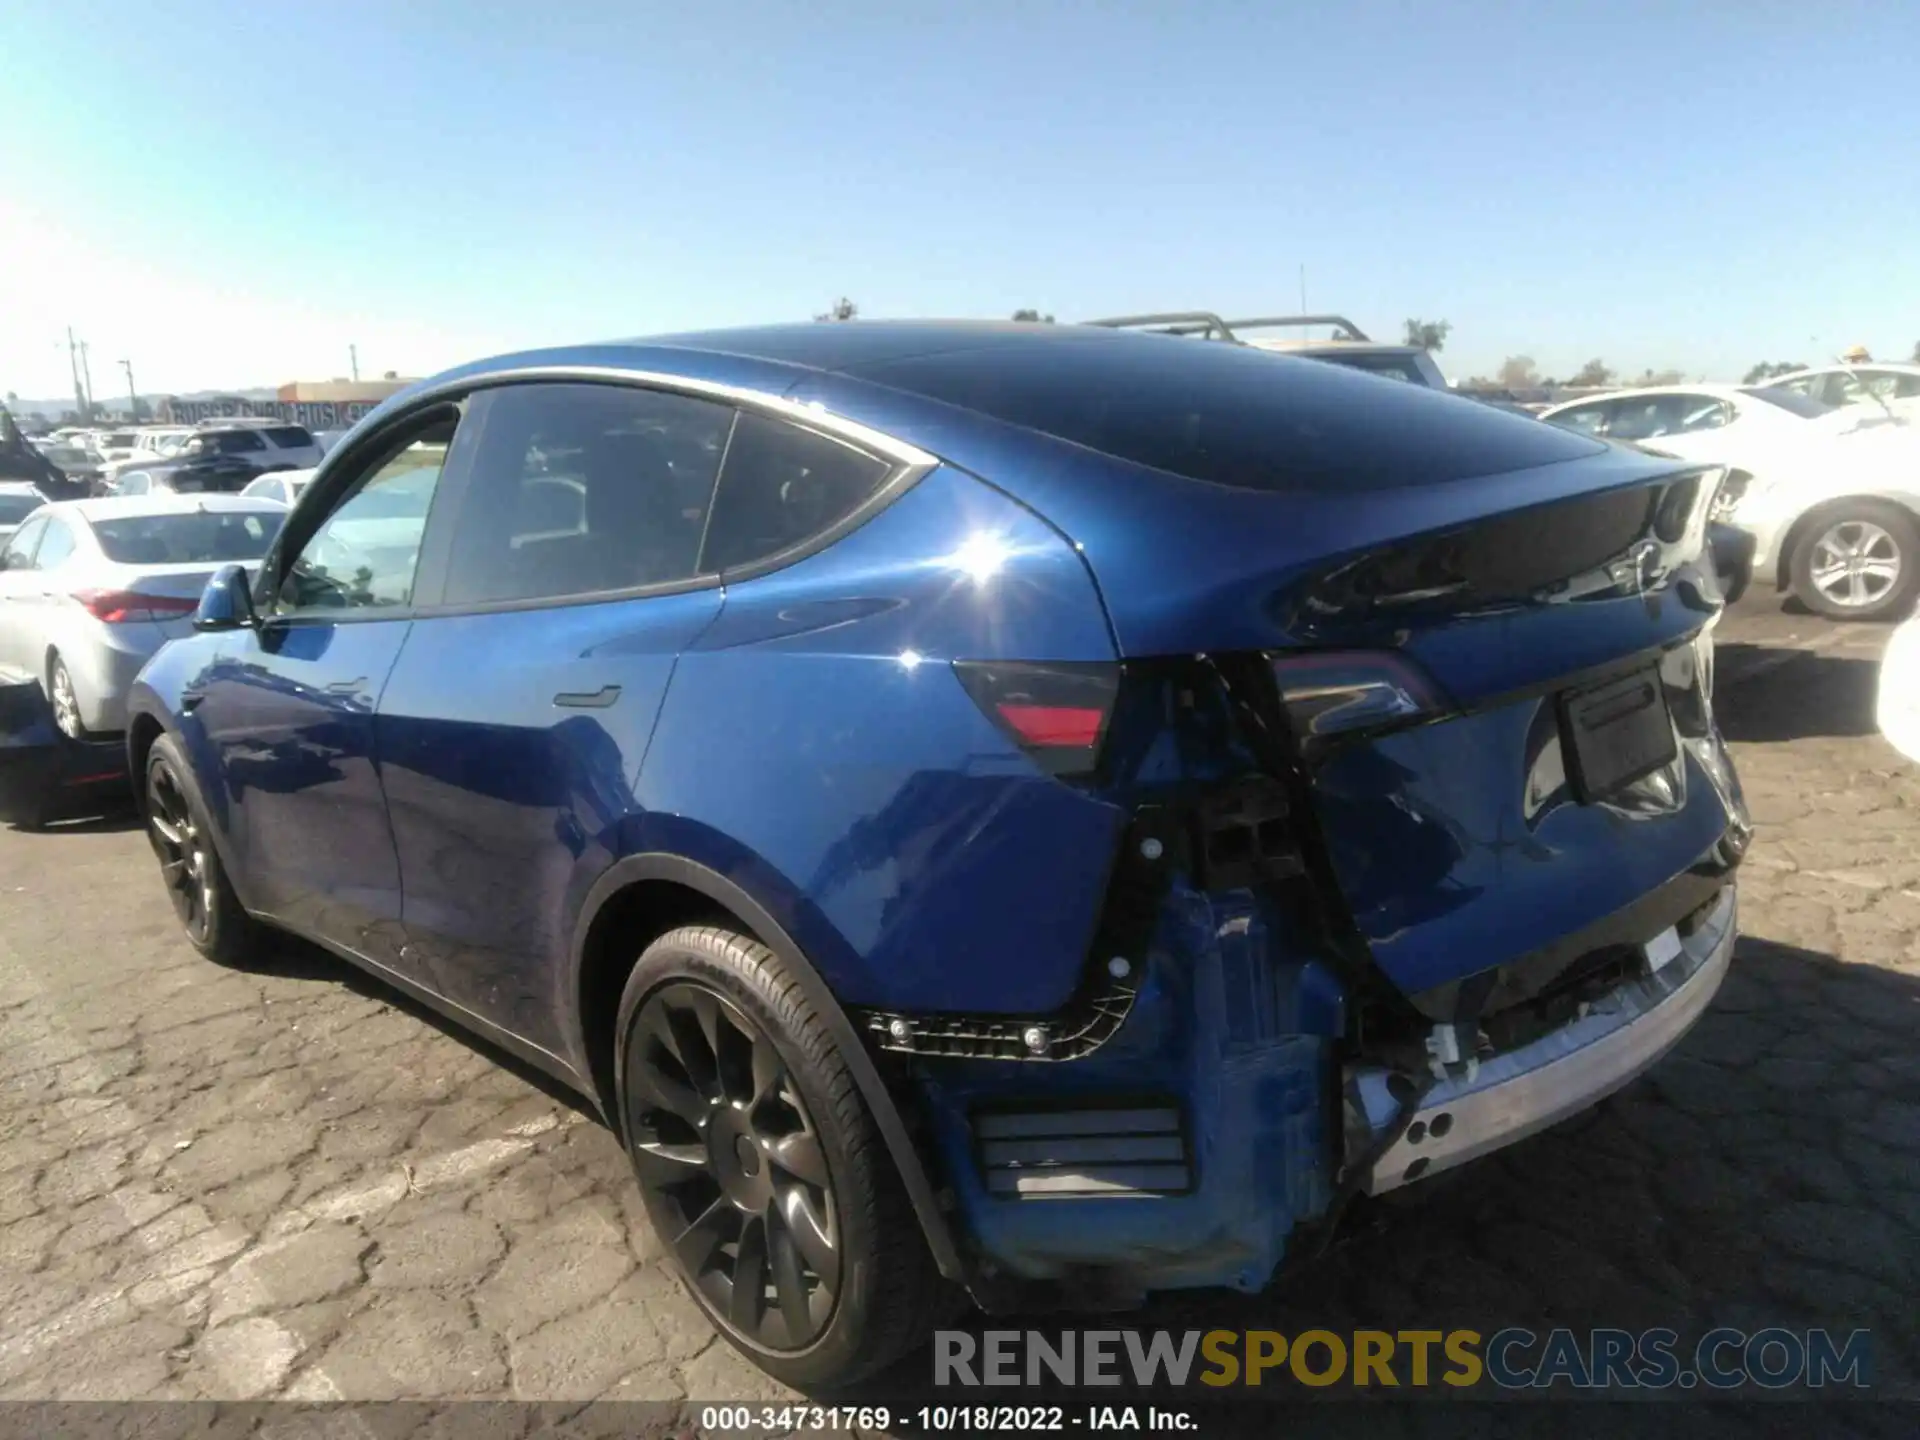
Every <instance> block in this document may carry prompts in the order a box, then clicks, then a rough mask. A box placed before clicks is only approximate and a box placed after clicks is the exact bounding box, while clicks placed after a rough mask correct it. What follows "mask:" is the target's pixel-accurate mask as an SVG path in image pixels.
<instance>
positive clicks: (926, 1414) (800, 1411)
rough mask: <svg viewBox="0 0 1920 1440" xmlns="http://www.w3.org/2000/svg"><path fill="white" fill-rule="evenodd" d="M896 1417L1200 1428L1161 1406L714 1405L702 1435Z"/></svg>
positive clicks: (866, 1423)
mask: <svg viewBox="0 0 1920 1440" xmlns="http://www.w3.org/2000/svg"><path fill="white" fill-rule="evenodd" d="M895 1421H899V1422H900V1423H901V1424H903V1425H912V1426H914V1427H915V1428H916V1429H919V1430H922V1431H938V1432H941V1433H952V1434H962V1435H985V1434H1012V1433H1014V1432H1016V1431H1034V1432H1064V1431H1068V1430H1084V1431H1089V1432H1093V1433H1098V1432H1101V1431H1111V1430H1140V1431H1159V1432H1161V1433H1163V1434H1173V1433H1180V1432H1186V1433H1193V1432H1195V1431H1197V1430H1198V1429H1199V1428H1200V1425H1199V1421H1198V1420H1196V1419H1195V1418H1194V1417H1193V1416H1192V1415H1191V1414H1189V1413H1188V1412H1187V1411H1185V1410H1177V1409H1162V1408H1161V1407H1159V1406H1157V1405H922V1406H920V1407H918V1408H917V1409H913V1410H902V1411H898V1412H895V1411H893V1410H890V1409H888V1408H887V1407H886V1406H884V1405H863V1406H857V1407H855V1406H842V1405H709V1406H706V1407H704V1408H703V1409H702V1410H701V1411H700V1430H701V1433H702V1434H712V1435H725V1434H729V1433H734V1432H738V1433H743V1434H744V1433H751V1434H755V1435H762V1434H776V1435H791V1434H800V1433H804V1432H807V1431H815V1430H817V1431H820V1432H822V1433H827V1432H832V1431H841V1432H844V1433H847V1434H856V1435H866V1434H872V1433H873V1432H875V1431H882V1430H890V1429H892V1428H893V1425H894V1422H895Z"/></svg>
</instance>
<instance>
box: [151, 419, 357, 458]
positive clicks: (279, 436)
mask: <svg viewBox="0 0 1920 1440" xmlns="http://www.w3.org/2000/svg"><path fill="white" fill-rule="evenodd" d="M194 438H195V439H197V440H202V441H206V440H214V441H216V442H217V444H218V447H219V449H220V452H221V453H222V454H223V455H253V456H256V457H257V458H258V459H259V461H260V468H261V469H262V470H299V469H305V468H309V467H311V466H314V465H318V464H319V463H320V457H321V453H322V452H321V448H320V446H319V444H318V442H316V441H315V440H314V438H313V432H312V431H310V430H308V429H307V427H306V426H304V425H289V424H286V423H284V422H282V421H279V420H268V419H259V418H252V417H248V418H238V419H228V420H203V421H202V422H201V423H200V425H199V426H198V427H197V429H196V431H195V435H194ZM192 448H193V442H192V441H189V442H188V444H187V446H186V450H189V451H190V450H192ZM183 453H185V451H183Z"/></svg>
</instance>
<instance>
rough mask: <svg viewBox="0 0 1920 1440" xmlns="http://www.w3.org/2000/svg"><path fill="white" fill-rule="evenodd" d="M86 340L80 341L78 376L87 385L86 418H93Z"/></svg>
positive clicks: (90, 369)
mask: <svg viewBox="0 0 1920 1440" xmlns="http://www.w3.org/2000/svg"><path fill="white" fill-rule="evenodd" d="M87 349H88V346H87V342H86V341H84V340H82V341H81V342H80V378H81V379H82V380H84V381H85V382H86V385H87V418H88V419H89V420H91V419H92V418H93V367H92V366H91V365H89V364H88V363H87Z"/></svg>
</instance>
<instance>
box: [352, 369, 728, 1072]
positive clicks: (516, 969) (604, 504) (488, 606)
mask: <svg viewBox="0 0 1920 1440" xmlns="http://www.w3.org/2000/svg"><path fill="white" fill-rule="evenodd" d="M467 423H468V424H469V425H470V426H471V427H473V429H472V433H473V436H474V442H473V464H472V467H471V470H470V471H469V472H468V473H467V475H466V477H465V478H464V480H463V483H462V485H461V488H460V490H459V493H458V494H457V495H456V496H453V497H450V498H451V500H452V502H453V510H452V514H451V522H450V524H451V528H450V531H449V534H448V540H447V546H446V548H445V550H444V552H436V554H435V556H434V558H433V560H432V562H431V564H432V567H433V571H434V573H433V574H432V575H430V576H429V577H426V578H425V579H424V581H423V583H425V584H427V585H428V586H430V587H431V588H430V590H429V592H427V593H429V594H430V596H431V601H432V603H430V604H428V605H426V606H424V607H423V608H422V609H421V611H420V613H419V616H418V618H417V619H416V620H415V622H414V627H413V633H412V635H411V637H410V638H409V640H408V642H407V646H406V649H405V651H404V653H403V654H402V655H401V657H400V660H399V663H398V664H397V665H396V666H395V667H394V670H393V674H392V678H391V679H390V680H389V682H388V684H387V688H386V691H385V693H384V694H383V695H382V697H381V700H380V712H379V726H378V728H379V749H380V764H381V770H382V774H383V776H384V778H385V785H386V794H387V799H388V803H389V806H390V810H391V815H392V824H393V835H394V843H395V845H396V847H397V852H398V855H399V863H400V873H401V878H402V887H403V890H404V897H405V899H404V919H405V930H406V943H407V952H406V957H405V966H406V969H407V971H408V973H409V975H410V976H411V977H412V978H413V979H415V980H416V981H418V982H419V983H420V984H422V985H424V986H426V987H428V988H429V989H431V990H433V991H435V992H437V993H438V994H440V995H442V996H445V997H446V998H448V999H450V1000H452V1001H454V1002H455V1003H456V1004H458V1005H460V1006H462V1007H463V1008H465V1009H467V1010H469V1011H471V1012H473V1013H475V1014H477V1015H479V1016H481V1017H482V1018H483V1019H485V1020H488V1021H491V1022H492V1023H494V1024H496V1025H499V1026H501V1027H502V1028H504V1029H507V1030H509V1031H511V1032H513V1033H514V1034H516V1035H518V1036H520V1037H522V1038H523V1039H526V1040H529V1041H531V1042H532V1043H534V1044H536V1045H539V1046H541V1047H543V1048H545V1049H548V1050H557V1049H558V1048H559V1045H560V1039H559V1035H558V1032H557V1030H556V1025H555V1012H556V998H557V997H556V995H555V993H554V991H553V989H552V985H553V983H554V982H555V981H556V980H557V979H558V978H559V976H560V973H561V967H560V966H559V965H558V963H557V961H558V960H559V958H560V957H561V956H564V955H565V954H566V953H567V951H568V949H569V947H570V946H571V943H572V919H573V915H574V913H575V912H576V909H577V907H578V904H579V901H580V899H581V897H582V896H583V895H584V893H585V888H586V885H587V884H589V883H591V879H592V877H593V876H594V875H596V874H597V873H598V871H599V869H600V868H603V867H604V866H605V865H606V864H607V863H608V862H609V860H610V859H611V857H612V856H613V855H615V854H618V853H620V851H621V848H622V839H621V835H620V828H621V826H622V823H623V822H624V821H626V820H627V819H628V817H629V816H630V815H631V814H632V812H633V809H634V801H633V783H634V780H635V777H636V775H637V772H638V770H639V766H640V761H641V758H642V756H643V755H644V754H645V751H646V747H647V744H648V741H649V739H650V737H651V736H652V733H653V726H654V721H655V719H656V717H657V716H658V714H659V712H660V705H661V702H662V699H663V698H664V696H665V694H666V689H667V685H668V681H669V679H670V678H671V676H672V674H673V669H674V665H675V662H676V659H677V657H678V656H679V654H680V652H681V651H682V650H683V649H684V648H685V647H686V645H687V644H688V643H689V641H691V640H692V639H693V638H694V637H695V636H697V635H698V634H699V633H700V632H701V631H702V630H703V629H705V628H706V626H707V625H709V624H710V623H711V622H712V621H713V619H714V617H715V616H716V615H717V614H718V613H719V609H720V598H721V592H720V589H719V584H718V581H717V579H716V578H715V577H713V576H710V575H702V574H700V573H699V569H698V556H699V553H700V546H701V537H702V534H703V530H704V526H705V524H706V519H707V513H708V509H709V507H710V505H711V502H712V496H713V490H714V484H715V477H716V475H717V473H718V470H719V465H720V458H721V455H722V453H723V452H724V449H725V446H726V442H727V437H728V434H729V432H730V429H731V427H732V424H733V412H732V410H731V409H730V408H729V407H727V406H725V405H721V404H717V403H715V402H713V401H710V400H706V399H701V398H696V397H694V396H689V395H682V394H675V393H671V392H667V391H660V390H646V389H638V388H634V387H630V386H616V385H589V384H527V385H515V386H509V387H504V388H500V389H493V390H488V391H485V392H482V393H481V394H479V395H477V396H476V397H475V398H474V400H473V402H472V410H471V414H470V417H469V420H468V422H467Z"/></svg>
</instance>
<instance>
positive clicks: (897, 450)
mask: <svg viewBox="0 0 1920 1440" xmlns="http://www.w3.org/2000/svg"><path fill="white" fill-rule="evenodd" d="M570 380H573V381H586V382H589V383H598V384H603V385H609V384H610V385H628V386H635V387H638V388H641V389H646V390H666V391H673V392H678V393H680V394H684V395H693V396H697V397H698V398H700V399H703V400H718V401H722V402H724V403H726V404H729V405H737V406H739V407H740V408H741V409H743V410H758V411H760V412H762V413H763V414H767V415H771V416H774V417H775V418H777V419H781V420H786V421H789V422H791V423H793V424H797V425H802V426H806V427H808V428H810V429H814V430H820V431H823V432H825V433H826V434H828V435H831V436H834V437H835V438H838V439H842V440H845V441H847V442H848V443H850V444H853V445H856V446H860V447H862V448H864V449H867V450H871V451H873V452H874V453H875V454H876V455H878V456H880V457H881V458H883V459H887V460H892V461H894V462H895V463H896V464H899V465H903V466H911V467H915V468H925V469H929V470H930V469H932V468H933V467H934V466H936V465H938V464H939V463H940V459H939V457H938V456H936V455H930V454H928V453H927V452H926V451H925V450H922V449H921V448H920V447H919V446H917V445H909V444H908V443H907V442H906V441H904V440H901V439H898V438H896V437H895V436H892V435H889V434H887V433H886V432H885V431H884V430H875V429H874V428H872V427H871V426H869V425H863V424H861V423H860V422H859V421H858V420H849V419H847V418H846V417H845V416H843V415H836V414H835V413H834V412H833V411H831V410H829V409H827V407H826V406H824V405H821V404H820V403H819V402H817V401H806V402H802V401H798V400H789V399H787V398H786V396H784V395H774V394H770V393H768V392H767V391H765V390H756V389H753V388H751V387H750V386H745V385H729V384H726V383H724V382H722V381H718V380H703V379H700V378H698V377H697V376H692V375H674V374H670V373H668V372H665V371H660V370H639V369H630V368H627V367H625V366H618V365H526V366H519V367H516V368H515V369H512V370H493V371H489V372H488V373H486V374H484V375H468V376H462V377H459V378H456V379H451V380H446V381H443V382H441V383H440V384H437V385H434V386H433V387H432V388H430V389H427V390H422V391H419V392H417V393H416V394H414V395H412V396H409V397H408V406H407V408H408V409H409V410H411V409H412V408H413V406H414V404H415V403H427V402H430V401H433V400H438V399H444V398H446V397H447V396H450V395H471V394H473V393H474V392H475V391H479V390H490V389H494V388H496V387H498V386H502V385H518V384H525V383H527V382H529V381H535V382H540V381H545V382H566V381H570Z"/></svg>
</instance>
